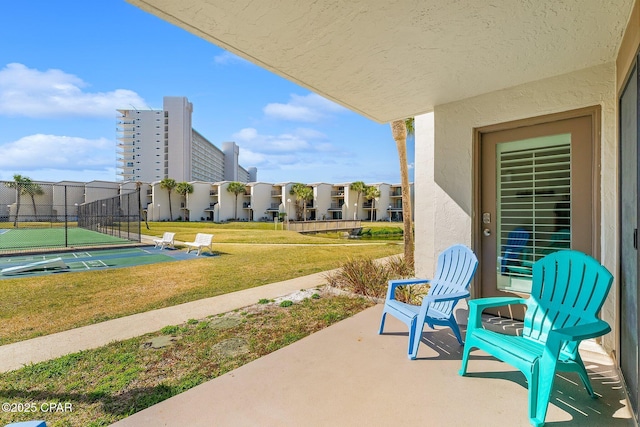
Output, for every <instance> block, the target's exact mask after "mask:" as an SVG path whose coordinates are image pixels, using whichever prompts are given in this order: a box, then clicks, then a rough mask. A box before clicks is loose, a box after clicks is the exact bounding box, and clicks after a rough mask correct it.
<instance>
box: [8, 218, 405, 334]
mask: <svg viewBox="0 0 640 427" xmlns="http://www.w3.org/2000/svg"><path fill="white" fill-rule="evenodd" d="M198 225H200V227H198ZM232 225H236V226H238V227H239V228H230V227H231V226H232ZM265 225H266V224H259V223H232V224H225V225H222V226H220V227H218V226H217V225H215V224H214V225H211V224H199V223H151V224H150V227H151V230H150V233H149V234H153V235H161V234H162V232H163V231H164V230H169V229H170V230H176V232H177V233H178V235H177V238H179V239H185V240H186V239H188V238H192V237H193V236H195V233H197V232H211V233H213V234H214V235H215V237H214V244H213V248H214V251H215V252H216V253H217V254H218V255H219V256H214V257H199V258H197V259H194V260H188V261H175V262H169V263H161V264H150V265H141V266H133V267H127V268H120V269H107V270H101V271H93V272H92V271H88V272H81V273H69V274H64V275H43V276H37V277H33V278H16V279H4V280H2V281H0V344H7V343H10V342H15V341H21V340H25V339H29V338H33V337H36V336H41V335H47V334H51V333H54V332H60V331H64V330H68V329H71V328H76V327H79V326H84V325H88V324H92V323H97V322H101V321H104V320H108V319H114V318H118V317H122V316H126V315H130V314H135V313H141V312H145V311H148V310H152V309H156V308H162V307H169V306H173V305H176V304H180V303H184V302H189V301H194V300H197V299H201V298H207V297H211V296H216V295H221V294H225V293H228V292H234V291H238V290H242V289H247V288H252V287H255V286H261V285H264V284H268V283H272V282H277V281H282V280H287V279H292V278H295V277H300V276H304V275H307V274H311V273H316V272H320V271H326V270H330V269H334V268H337V267H339V266H340V265H341V264H342V263H343V262H344V261H345V260H347V259H348V258H381V257H386V256H390V255H397V254H400V253H402V245H401V244H399V243H398V242H381V243H377V244H371V243H372V242H371V241H367V242H360V241H358V240H354V239H350V240H347V239H327V238H321V237H317V236H306V235H300V234H298V233H294V232H288V231H275V230H267V229H264V228H262V227H264V226H265ZM249 226H253V227H255V228H250V227H249ZM143 232H144V231H143ZM220 240H223V241H225V242H226V243H225V244H221V245H217V246H216V243H219V242H220ZM252 241H253V242H254V244H247V243H251V242H252ZM257 243H261V244H257ZM272 243H279V244H278V245H275V246H274V245H273V244H272ZM328 243H334V244H343V243H345V244H347V245H339V246H335V245H329V244H328ZM373 243H375V242H373Z"/></svg>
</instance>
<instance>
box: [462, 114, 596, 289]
mask: <svg viewBox="0 0 640 427" xmlns="http://www.w3.org/2000/svg"><path fill="white" fill-rule="evenodd" d="M585 116H587V117H590V118H591V123H592V127H591V138H592V141H593V147H592V150H593V153H592V155H593V168H595V170H594V171H593V182H592V183H591V184H592V186H591V188H592V192H593V193H592V200H593V201H594V203H593V207H592V209H591V217H592V223H593V224H594V230H593V238H592V242H591V250H592V254H593V257H594V258H595V259H597V260H600V239H601V229H602V224H601V221H600V217H601V214H600V204H601V188H600V187H601V185H600V184H601V176H600V169H601V144H602V141H601V138H600V135H601V131H600V129H601V126H602V124H601V119H600V117H601V107H600V106H599V105H594V106H590V107H585V108H580V109H576V110H569V111H563V112H559V113H554V114H546V115H543V116H536V117H530V118H526V119H521V120H514V121H510V122H503V123H497V124H493V125H488V126H482V127H477V128H474V129H473V153H472V156H473V163H472V175H471V176H472V178H473V189H472V191H473V196H472V197H473V215H472V220H473V224H472V227H471V232H472V237H471V242H472V246H473V250H474V252H475V253H476V255H477V257H478V261H479V263H478V271H476V277H482V268H483V262H482V261H483V258H482V257H483V254H482V244H481V239H482V223H481V215H482V214H481V205H482V146H481V145H482V135H483V134H485V133H491V132H497V131H503V130H510V129H516V128H520V127H526V126H533V125H541V124H545V123H550V122H555V121H559V120H566V119H574V118H578V117H585ZM472 289H473V296H474V297H475V298H478V297H481V296H482V294H481V283H480V280H474V281H473V284H472Z"/></svg>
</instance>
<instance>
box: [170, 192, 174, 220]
mask: <svg viewBox="0 0 640 427" xmlns="http://www.w3.org/2000/svg"><path fill="white" fill-rule="evenodd" d="M169 220H170V221H173V209H172V208H171V190H169Z"/></svg>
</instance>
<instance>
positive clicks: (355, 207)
mask: <svg viewBox="0 0 640 427" xmlns="http://www.w3.org/2000/svg"><path fill="white" fill-rule="evenodd" d="M357 213H358V204H357V203H354V204H353V220H354V221H355V220H356V215H357Z"/></svg>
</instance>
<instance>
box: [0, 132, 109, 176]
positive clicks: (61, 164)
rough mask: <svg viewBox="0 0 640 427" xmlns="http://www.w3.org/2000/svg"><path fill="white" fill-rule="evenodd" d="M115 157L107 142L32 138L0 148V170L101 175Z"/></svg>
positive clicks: (69, 138) (21, 139) (54, 137)
mask: <svg viewBox="0 0 640 427" xmlns="http://www.w3.org/2000/svg"><path fill="white" fill-rule="evenodd" d="M114 155H115V143H114V142H113V141H110V140H108V139H106V138H100V139H85V138H78V137H69V136H58V135H43V134H35V135H29V136H25V137H23V138H20V139H19V140H17V141H14V142H9V143H6V144H2V145H0V169H2V170H5V171H6V170H11V171H14V172H12V173H25V172H28V171H35V170H38V169H49V170H55V169H62V170H74V171H80V170H93V171H104V170H106V169H112V168H113V167H114ZM27 175H28V173H27ZM112 176H113V177H115V174H114V175H112Z"/></svg>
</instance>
